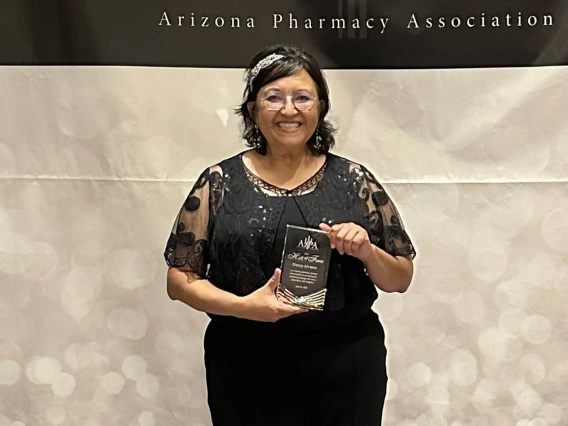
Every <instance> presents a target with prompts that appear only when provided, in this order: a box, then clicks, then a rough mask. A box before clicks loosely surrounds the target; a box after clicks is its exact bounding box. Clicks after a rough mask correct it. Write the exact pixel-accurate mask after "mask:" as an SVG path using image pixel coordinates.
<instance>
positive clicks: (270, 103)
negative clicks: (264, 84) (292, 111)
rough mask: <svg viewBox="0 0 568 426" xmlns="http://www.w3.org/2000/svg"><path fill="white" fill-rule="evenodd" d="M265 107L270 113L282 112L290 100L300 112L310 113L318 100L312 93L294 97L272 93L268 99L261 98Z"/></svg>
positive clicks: (299, 94)
mask: <svg viewBox="0 0 568 426" xmlns="http://www.w3.org/2000/svg"><path fill="white" fill-rule="evenodd" d="M260 99H261V101H262V104H263V105H264V107H265V108H266V109H267V110H269V111H280V110H281V109H282V108H284V105H286V102H287V101H288V99H289V100H290V101H292V105H294V108H296V109H297V110H298V111H309V110H310V109H312V107H313V106H314V103H315V101H316V99H317V97H316V96H314V95H312V94H311V93H298V94H296V95H292V96H284V95H282V94H280V93H271V94H269V95H267V96H266V97H262V98H260Z"/></svg>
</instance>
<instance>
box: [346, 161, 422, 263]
mask: <svg viewBox="0 0 568 426" xmlns="http://www.w3.org/2000/svg"><path fill="white" fill-rule="evenodd" d="M355 172H356V173H358V174H359V176H360V178H361V179H362V182H361V186H360V190H359V196H360V197H361V199H362V201H363V202H364V205H365V207H366V210H367V214H368V219H369V222H370V224H371V226H370V228H371V232H370V235H369V237H370V238H371V242H372V243H373V244H375V245H376V246H378V247H380V248H382V249H383V250H385V251H386V252H387V253H389V254H391V255H393V256H410V257H411V258H412V259H414V257H415V256H416V251H415V249H414V245H413V244H412V241H411V240H410V237H409V236H408V235H407V233H406V231H405V228H404V225H403V223H402V218H401V217H400V214H399V213H398V211H397V209H396V206H395V205H394V203H393V201H392V200H391V198H390V197H389V195H388V194H387V192H386V191H385V190H384V188H383V187H382V185H381V184H380V183H379V182H378V181H377V179H376V178H375V177H374V176H373V174H372V173H371V172H370V171H369V170H367V169H366V168H365V167H363V166H358V167H357V168H356V169H355Z"/></svg>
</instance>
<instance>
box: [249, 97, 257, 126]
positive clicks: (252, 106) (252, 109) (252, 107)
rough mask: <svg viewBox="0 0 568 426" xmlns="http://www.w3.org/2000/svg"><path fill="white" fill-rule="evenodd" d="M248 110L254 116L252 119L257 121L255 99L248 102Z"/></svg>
mask: <svg viewBox="0 0 568 426" xmlns="http://www.w3.org/2000/svg"><path fill="white" fill-rule="evenodd" d="M247 109H248V112H249V114H250V116H251V118H252V121H254V122H255V123H256V105H255V102H254V101H250V102H248V103H247Z"/></svg>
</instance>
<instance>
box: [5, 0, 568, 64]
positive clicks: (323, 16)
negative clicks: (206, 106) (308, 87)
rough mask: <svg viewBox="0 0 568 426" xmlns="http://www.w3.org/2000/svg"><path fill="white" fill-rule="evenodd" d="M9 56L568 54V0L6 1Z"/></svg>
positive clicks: (477, 59) (475, 59)
mask: <svg viewBox="0 0 568 426" xmlns="http://www.w3.org/2000/svg"><path fill="white" fill-rule="evenodd" d="M1 7H2V13H1V15H0V64H3V65H136V66H182V67H226V68H232V67H239V68H240V67H244V66H246V65H247V62H248V60H249V59H250V58H251V56H252V55H253V54H254V53H255V52H256V51H258V50H259V49H261V48H263V47H265V46H267V45H269V44H273V43H280V42H289V43H294V44H298V45H301V46H304V47H306V48H308V49H309V50H310V51H312V52H313V53H314V54H315V56H316V57H317V58H318V59H319V60H320V62H321V65H322V66H323V67H324V68H328V69H333V68H344V69H349V68H454V67H505V66H544V65H566V64H568V47H566V46H567V45H568V43H567V40H568V25H567V22H568V4H567V3H566V2H565V1H561V0H556V1H535V0H517V1H510V0H508V1H507V0H504V1H503V0H500V1H495V0H476V1H472V2H469V1H467V0H460V1H435V0H412V1H400V0H388V1H386V0H380V1H373V0H332V1H329V0H303V1H294V0H279V1H278V2H269V1H262V2H261V1H230V0H191V1H190V0H161V1H158V0H138V1H133V0H125V1H121V0H113V1H111V0H82V1H81V0H59V1H55V0H52V1H50V0H44V1H26V0H2V6H1Z"/></svg>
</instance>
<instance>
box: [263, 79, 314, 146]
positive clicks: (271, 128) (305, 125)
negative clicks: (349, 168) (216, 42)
mask: <svg viewBox="0 0 568 426" xmlns="http://www.w3.org/2000/svg"><path fill="white" fill-rule="evenodd" d="M316 97H317V88H316V84H315V82H314V80H313V79H312V78H311V77H310V75H309V74H308V73H307V72H306V71H305V70H302V71H300V72H299V73H297V74H294V75H291V76H289V77H283V78H280V79H278V80H274V81H272V82H270V83H268V84H267V85H265V86H264V87H262V88H261V89H260V91H259V92H258V96H257V109H256V124H257V125H258V127H259V129H260V131H261V132H262V134H263V135H264V137H265V138H266V140H267V143H268V144H269V145H271V146H274V145H280V146H283V147H288V148H294V147H297V146H300V145H303V144H305V143H306V142H307V141H308V139H309V138H310V137H311V136H312V135H313V133H314V132H315V130H316V127H317V125H318V117H319V100H318V99H314V98H316ZM282 101H284V105H283V106H281V107H280V108H279V106H280V105H282ZM294 103H295V105H296V106H294ZM310 105H311V108H309V109H308V110H304V108H303V107H306V106H310Z"/></svg>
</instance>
